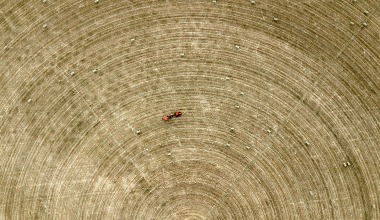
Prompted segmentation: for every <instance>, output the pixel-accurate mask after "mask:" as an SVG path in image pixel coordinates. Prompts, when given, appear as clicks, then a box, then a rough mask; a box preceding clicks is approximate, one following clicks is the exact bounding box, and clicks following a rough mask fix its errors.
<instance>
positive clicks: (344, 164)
mask: <svg viewBox="0 0 380 220" xmlns="http://www.w3.org/2000/svg"><path fill="white" fill-rule="evenodd" d="M343 166H344V167H348V166H351V163H350V162H348V161H347V162H344V163H343Z"/></svg>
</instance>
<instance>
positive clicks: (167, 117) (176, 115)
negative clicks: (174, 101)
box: [162, 112, 182, 121]
mask: <svg viewBox="0 0 380 220" xmlns="http://www.w3.org/2000/svg"><path fill="white" fill-rule="evenodd" d="M181 115H182V112H174V114H171V115H167V116H164V117H162V120H164V121H168V120H169V119H171V118H173V117H176V118H177V117H179V116H181Z"/></svg>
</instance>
